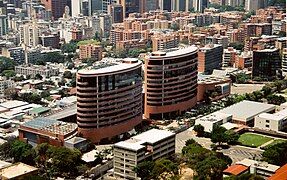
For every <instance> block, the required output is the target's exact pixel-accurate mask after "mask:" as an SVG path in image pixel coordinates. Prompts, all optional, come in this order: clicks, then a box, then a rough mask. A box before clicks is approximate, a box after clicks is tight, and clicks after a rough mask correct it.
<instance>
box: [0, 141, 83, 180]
mask: <svg viewBox="0 0 287 180" xmlns="http://www.w3.org/2000/svg"><path fill="white" fill-rule="evenodd" d="M0 157H1V159H2V160H9V159H10V160H12V162H23V163H26V164H29V165H32V166H36V167H38V168H39V171H40V172H39V175H41V176H42V177H43V178H45V179H51V178H52V177H55V176H60V177H68V178H73V177H76V176H78V175H79V174H82V173H84V172H85V171H86V170H87V167H86V166H85V165H84V164H83V162H81V152H80V151H79V150H76V149H75V150H72V149H68V148H66V147H54V146H51V145H48V144H46V143H44V144H40V145H38V146H37V147H35V148H33V147H32V146H31V145H29V144H27V143H25V142H22V141H19V140H17V139H9V140H8V141H7V142H5V143H4V144H2V145H1V146H0Z"/></svg>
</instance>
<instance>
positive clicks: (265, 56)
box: [252, 49, 282, 80]
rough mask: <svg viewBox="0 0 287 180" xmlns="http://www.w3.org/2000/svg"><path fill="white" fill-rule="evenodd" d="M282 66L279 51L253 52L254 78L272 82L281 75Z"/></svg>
mask: <svg viewBox="0 0 287 180" xmlns="http://www.w3.org/2000/svg"><path fill="white" fill-rule="evenodd" d="M281 65H282V61H281V59H280V53H279V49H264V50H257V51H253V64H252V78H255V77H259V78H261V79H265V80H272V79H274V78H276V76H278V75H280V71H281Z"/></svg>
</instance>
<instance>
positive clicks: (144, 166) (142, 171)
mask: <svg viewBox="0 0 287 180" xmlns="http://www.w3.org/2000/svg"><path fill="white" fill-rule="evenodd" d="M153 168H154V162H152V161H143V162H141V163H139V164H138V165H137V166H136V167H135V168H134V171H135V173H137V175H138V176H139V177H140V178H141V179H143V180H148V179H151V178H152V170H153Z"/></svg>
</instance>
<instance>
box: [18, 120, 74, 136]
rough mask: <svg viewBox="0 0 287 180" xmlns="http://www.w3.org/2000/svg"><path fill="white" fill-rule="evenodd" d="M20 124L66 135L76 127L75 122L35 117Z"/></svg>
mask: <svg viewBox="0 0 287 180" xmlns="http://www.w3.org/2000/svg"><path fill="white" fill-rule="evenodd" d="M21 126H23V127H27V128H32V129H36V130H42V131H47V132H52V133H54V134H59V135H66V134H69V133H71V132H74V131H75V130H76V129H77V127H78V125H77V124H76V123H66V122H62V121H57V120H52V119H48V118H36V119H34V120H31V121H28V122H25V123H24V124H22V125H21ZM20 129H21V127H20Z"/></svg>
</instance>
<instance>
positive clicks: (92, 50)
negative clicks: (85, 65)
mask: <svg viewBox="0 0 287 180" xmlns="http://www.w3.org/2000/svg"><path fill="white" fill-rule="evenodd" d="M79 49H80V59H93V60H96V61H100V60H102V52H103V50H102V46H100V45H95V44H84V45H80V47H79Z"/></svg>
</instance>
